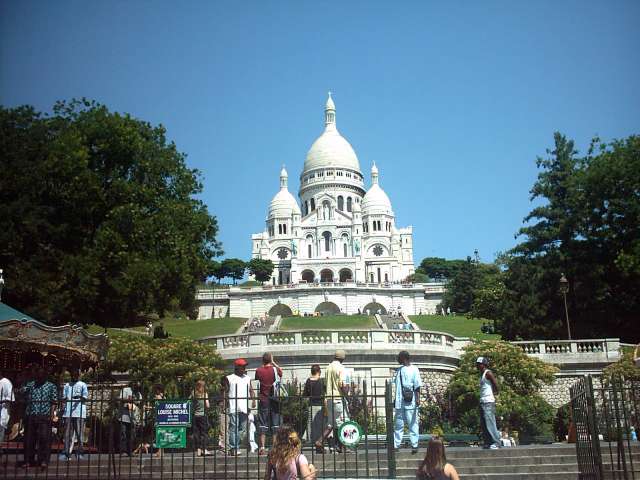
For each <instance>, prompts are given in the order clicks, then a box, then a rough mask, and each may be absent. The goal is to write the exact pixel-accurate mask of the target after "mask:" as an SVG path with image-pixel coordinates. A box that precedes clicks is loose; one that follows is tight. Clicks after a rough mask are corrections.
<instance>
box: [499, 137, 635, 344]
mask: <svg viewBox="0 0 640 480" xmlns="http://www.w3.org/2000/svg"><path fill="white" fill-rule="evenodd" d="M554 140H555V147H554V149H553V150H551V151H547V158H539V159H538V161H537V164H538V167H539V168H540V169H541V172H540V173H539V175H538V179H537V181H536V183H535V184H534V186H533V188H532V190H531V199H532V200H537V201H538V202H540V205H538V206H536V207H535V208H534V209H533V210H532V211H531V212H530V213H529V215H527V217H525V222H526V225H525V226H524V227H523V228H521V229H520V231H519V236H520V237H521V238H522V241H521V242H520V243H519V244H518V245H517V246H516V247H515V248H514V249H513V250H512V251H510V252H508V254H507V255H506V256H505V258H504V260H505V266H506V269H505V273H504V286H505V288H504V295H503V298H502V300H501V302H500V309H501V312H500V314H499V317H500V325H499V326H500V330H501V331H502V334H503V336H505V337H506V338H516V337H519V336H520V337H524V338H532V337H542V338H549V337H558V336H563V335H566V334H565V333H564V332H566V326H565V318H564V317H565V312H564V303H563V298H562V295H561V294H560V293H559V280H560V277H561V275H562V274H563V273H564V274H565V276H566V278H567V279H568V281H569V286H570V288H569V291H568V294H567V302H568V310H569V317H570V320H571V329H572V333H573V336H574V337H577V336H581V337H599V336H604V335H607V336H611V335H620V336H621V337H622V338H623V339H626V340H627V341H633V342H635V341H638V339H640V322H638V321H637V317H638V314H640V288H638V286H639V285H640V137H638V136H631V137H629V138H627V139H625V140H615V141H613V142H611V143H609V144H605V143H602V142H601V141H600V140H599V139H597V138H596V139H594V140H593V141H592V143H591V146H590V148H589V151H588V152H587V155H586V156H583V157H579V156H578V152H577V151H576V150H575V148H574V144H573V142H572V141H571V140H568V139H567V138H566V137H565V136H563V135H561V134H559V133H556V134H555V137H554Z"/></svg>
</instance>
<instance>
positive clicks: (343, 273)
mask: <svg viewBox="0 0 640 480" xmlns="http://www.w3.org/2000/svg"><path fill="white" fill-rule="evenodd" d="M339 276H340V281H341V282H352V281H353V274H352V273H351V270H349V269H348V268H343V269H342V270H340V272H339Z"/></svg>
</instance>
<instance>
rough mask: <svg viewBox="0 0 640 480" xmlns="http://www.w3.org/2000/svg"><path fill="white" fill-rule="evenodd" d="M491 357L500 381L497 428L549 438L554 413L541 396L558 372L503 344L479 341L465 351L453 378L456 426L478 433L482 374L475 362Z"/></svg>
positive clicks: (451, 385)
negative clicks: (541, 392) (479, 385)
mask: <svg viewBox="0 0 640 480" xmlns="http://www.w3.org/2000/svg"><path fill="white" fill-rule="evenodd" d="M479 356H484V357H488V358H489V360H490V365H489V367H490V368H491V370H492V371H493V373H494V375H495V376H496V378H497V380H498V384H499V387H500V394H499V395H498V396H497V397H496V417H497V418H498V428H504V427H508V428H509V429H511V430H517V431H519V432H520V435H521V436H525V437H533V436H539V435H550V434H551V432H552V424H553V417H554V409H553V407H552V406H551V405H549V404H548V403H547V402H546V401H545V400H544V399H543V398H542V396H541V395H540V394H539V393H538V392H539V391H540V387H542V385H544V384H550V383H551V382H553V380H554V373H555V372H557V371H558V370H557V368H555V367H553V366H551V365H547V364H545V363H544V362H542V361H540V360H538V359H536V358H532V357H529V356H527V355H526V354H525V353H524V352H523V351H522V349H521V348H520V347H518V346H515V345H511V344H509V343H507V342H503V341H476V342H474V343H471V344H469V345H467V346H466V347H465V348H464V354H463V355H462V357H461V359H460V368H459V369H458V370H457V371H456V373H455V374H454V375H453V378H452V380H451V383H450V384H449V389H448V393H449V395H450V398H451V400H452V403H453V418H452V421H453V425H454V427H455V428H457V429H459V430H462V431H467V432H469V433H479V432H480V431H481V429H480V423H479V413H478V407H479V392H478V390H479V388H478V382H479V378H480V375H479V372H478V370H477V368H476V366H475V361H476V358H477V357H479Z"/></svg>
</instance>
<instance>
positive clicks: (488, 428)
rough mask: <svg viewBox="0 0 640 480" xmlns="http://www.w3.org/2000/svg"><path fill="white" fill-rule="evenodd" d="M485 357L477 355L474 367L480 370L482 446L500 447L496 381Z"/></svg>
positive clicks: (493, 448)
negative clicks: (497, 424)
mask: <svg viewBox="0 0 640 480" xmlns="http://www.w3.org/2000/svg"><path fill="white" fill-rule="evenodd" d="M488 364H489V361H488V360H487V358H486V357H478V358H477V360H476V368H477V369H478V371H479V372H480V374H481V375H480V426H481V427H482V436H483V438H484V448H490V449H492V450H495V449H497V448H500V434H499V433H498V427H497V426H496V397H495V395H497V394H498V382H497V381H496V377H494V375H493V373H491V370H489V368H488Z"/></svg>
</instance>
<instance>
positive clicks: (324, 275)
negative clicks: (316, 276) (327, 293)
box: [320, 268, 333, 283]
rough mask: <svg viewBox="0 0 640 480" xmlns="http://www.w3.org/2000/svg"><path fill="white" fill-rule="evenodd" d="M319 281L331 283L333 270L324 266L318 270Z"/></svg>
mask: <svg viewBox="0 0 640 480" xmlns="http://www.w3.org/2000/svg"><path fill="white" fill-rule="evenodd" d="M320 281H321V282H323V283H332V282H333V272H332V271H331V270H329V269H328V268H325V269H324V270H322V271H321V272H320Z"/></svg>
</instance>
